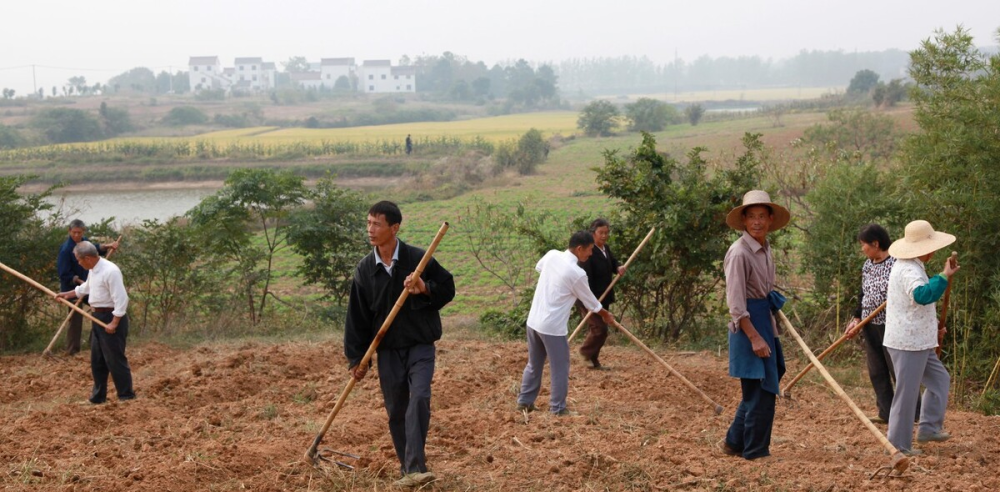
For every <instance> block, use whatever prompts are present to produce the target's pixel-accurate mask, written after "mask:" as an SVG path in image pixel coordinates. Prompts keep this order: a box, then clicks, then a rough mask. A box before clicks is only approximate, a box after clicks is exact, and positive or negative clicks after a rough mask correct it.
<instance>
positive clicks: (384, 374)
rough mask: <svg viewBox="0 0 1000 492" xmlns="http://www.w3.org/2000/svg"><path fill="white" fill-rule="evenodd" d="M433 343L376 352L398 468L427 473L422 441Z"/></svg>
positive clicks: (426, 422)
mask: <svg viewBox="0 0 1000 492" xmlns="http://www.w3.org/2000/svg"><path fill="white" fill-rule="evenodd" d="M435 355H436V349H435V348H434V345H433V344H423V345H414V346H412V347H407V348H402V349H386V350H379V351H378V378H379V385H380V386H381V387H382V398H383V399H384V400H385V412H386V413H387V414H389V434H390V435H391V436H392V445H393V447H395V448H396V458H398V459H399V464H400V471H401V472H403V473H404V474H406V473H426V472H427V456H426V455H425V454H424V444H425V443H426V442H427V429H428V428H429V427H430V424H431V379H433V378H434V359H435Z"/></svg>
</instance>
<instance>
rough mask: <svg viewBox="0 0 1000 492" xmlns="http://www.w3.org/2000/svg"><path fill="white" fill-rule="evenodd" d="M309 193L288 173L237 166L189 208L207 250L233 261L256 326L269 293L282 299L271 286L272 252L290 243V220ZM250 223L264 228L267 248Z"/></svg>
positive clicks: (232, 263)
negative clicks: (256, 240) (254, 237)
mask: <svg viewBox="0 0 1000 492" xmlns="http://www.w3.org/2000/svg"><path fill="white" fill-rule="evenodd" d="M305 196H306V188H305V185H304V184H303V178H302V177H301V176H296V175H295V174H293V173H292V172H290V171H276V170H274V169H237V170H235V171H233V172H232V173H231V174H230V175H229V177H227V178H226V182H225V185H224V186H223V187H222V189H220V190H219V191H218V192H216V193H215V194H214V195H211V196H209V197H207V198H205V199H204V200H202V202H201V203H199V204H198V205H197V206H196V207H195V208H193V209H191V210H190V211H189V212H188V216H189V217H190V218H191V223H192V225H194V226H195V227H196V228H197V230H196V231H197V232H196V235H197V237H199V238H200V239H201V240H202V241H203V244H204V246H205V247H206V248H207V250H208V252H209V253H210V254H212V255H215V257H216V258H218V259H220V260H224V261H227V262H229V264H231V265H233V269H234V273H235V274H236V276H237V278H238V285H239V290H238V292H239V293H240V295H242V297H244V299H245V300H246V302H247V312H248V314H249V316H250V321H251V322H252V323H253V324H257V323H258V322H260V320H261V319H262V317H263V316H264V308H265V307H266V305H267V299H268V297H269V296H270V297H273V298H275V299H278V297H277V296H276V295H274V293H273V292H271V290H270V286H271V280H272V269H273V267H274V256H275V254H276V253H277V252H278V251H280V250H282V249H284V247H285V246H287V240H288V235H287V230H288V227H287V224H286V220H287V219H288V215H289V213H290V212H291V211H292V209H293V208H294V207H296V206H298V205H300V204H301V203H302V202H303V200H304V199H305ZM251 227H257V228H259V229H260V230H261V234H262V235H263V241H264V245H263V246H257V245H256V244H254V241H252V232H251ZM262 263H263V266H262V265H261V264H262ZM279 301H280V299H279Z"/></svg>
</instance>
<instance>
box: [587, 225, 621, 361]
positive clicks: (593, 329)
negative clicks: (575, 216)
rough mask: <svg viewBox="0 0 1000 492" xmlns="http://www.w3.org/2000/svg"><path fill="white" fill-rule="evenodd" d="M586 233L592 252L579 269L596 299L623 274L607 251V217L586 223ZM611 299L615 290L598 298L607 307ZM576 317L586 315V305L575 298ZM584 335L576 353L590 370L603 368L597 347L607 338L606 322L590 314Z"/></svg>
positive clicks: (613, 300) (608, 228)
mask: <svg viewBox="0 0 1000 492" xmlns="http://www.w3.org/2000/svg"><path fill="white" fill-rule="evenodd" d="M590 233H591V234H592V235H593V236H594V249H593V253H592V254H591V255H590V258H589V259H588V260H587V261H584V262H581V263H580V268H582V269H583V271H584V272H586V274H587V283H588V284H590V291H591V292H593V293H594V296H596V297H598V298H600V296H601V294H603V293H604V291H605V290H606V289H607V288H608V286H609V285H611V281H612V280H613V279H614V277H615V275H622V274H624V273H625V267H624V266H622V265H619V264H618V259H617V258H615V255H614V253H612V252H611V247H609V246H608V237H609V236H610V235H611V225H610V224H609V223H608V221H607V219H596V220H594V221H593V222H591V223H590ZM614 302H615V291H614V289H612V290H611V291H610V292H608V295H607V297H605V298H604V300H603V301H601V305H602V306H603V307H604V309H607V310H610V309H611V304H613V303H614ZM576 307H577V309H578V310H579V311H580V316H586V315H587V312H588V310H587V308H585V307H583V304H581V303H580V302H579V301H577V303H576ZM587 327H588V331H587V338H586V339H585V340H584V341H583V345H581V346H580V355H581V356H582V357H583V359H584V360H585V361H587V362H589V363H590V364H591V367H592V368H593V369H604V367H603V366H602V365H601V361H600V359H599V356H600V355H601V347H603V346H604V342H605V341H606V340H607V339H608V324H607V323H605V322H604V319H602V318H601V317H600V316H590V317H589V318H587Z"/></svg>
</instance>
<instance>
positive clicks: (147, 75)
mask: <svg viewBox="0 0 1000 492" xmlns="http://www.w3.org/2000/svg"><path fill="white" fill-rule="evenodd" d="M163 73H164V74H165V73H166V72H163ZM108 85H109V86H112V87H115V92H118V88H119V87H128V88H129V89H131V90H132V91H135V92H145V93H148V94H155V93H156V92H157V78H156V74H154V73H153V71H152V70H150V69H148V68H146V67H135V68H133V69H131V70H128V71H127V72H122V73H120V74H118V75H115V76H114V77H111V78H110V79H109V80H108ZM167 85H168V86H169V85H170V83H169V81H167Z"/></svg>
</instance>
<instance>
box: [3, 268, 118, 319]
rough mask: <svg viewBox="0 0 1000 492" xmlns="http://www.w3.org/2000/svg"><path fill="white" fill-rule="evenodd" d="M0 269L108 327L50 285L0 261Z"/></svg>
mask: <svg viewBox="0 0 1000 492" xmlns="http://www.w3.org/2000/svg"><path fill="white" fill-rule="evenodd" d="M0 269H2V270H5V271H6V272H7V273H9V274H11V275H13V276H15V277H17V278H19V279H21V280H24V281H25V282H27V283H29V284H31V286H32V287H34V288H36V289H38V290H40V291H42V292H44V293H46V294H48V295H50V296H52V298H53V299H55V300H56V301H58V302H61V303H63V304H65V305H67V306H69V307H70V309H73V310H75V311H76V312H78V313H80V314H82V315H84V316H86V317H87V319H89V320H91V321H93V322H94V323H97V324H98V326H102V327H104V328H107V327H108V325H106V324H104V322H103V321H101V320H99V319H97V318H95V317H93V316H91V315H90V313H88V312H86V311H84V310H83V309H80V307H79V306H77V305H76V304H73V303H72V302H69V301H67V300H66V299H63V298H62V297H59V296H58V295H57V294H56V293H55V292H52V291H51V290H49V288H48V287H46V286H44V285H42V284H40V283H38V282H35V281H34V280H32V279H31V278H30V277H28V276H27V275H24V274H22V273H21V272H18V271H17V270H14V269H13V268H11V267H9V266H7V265H4V264H3V263H0Z"/></svg>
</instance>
